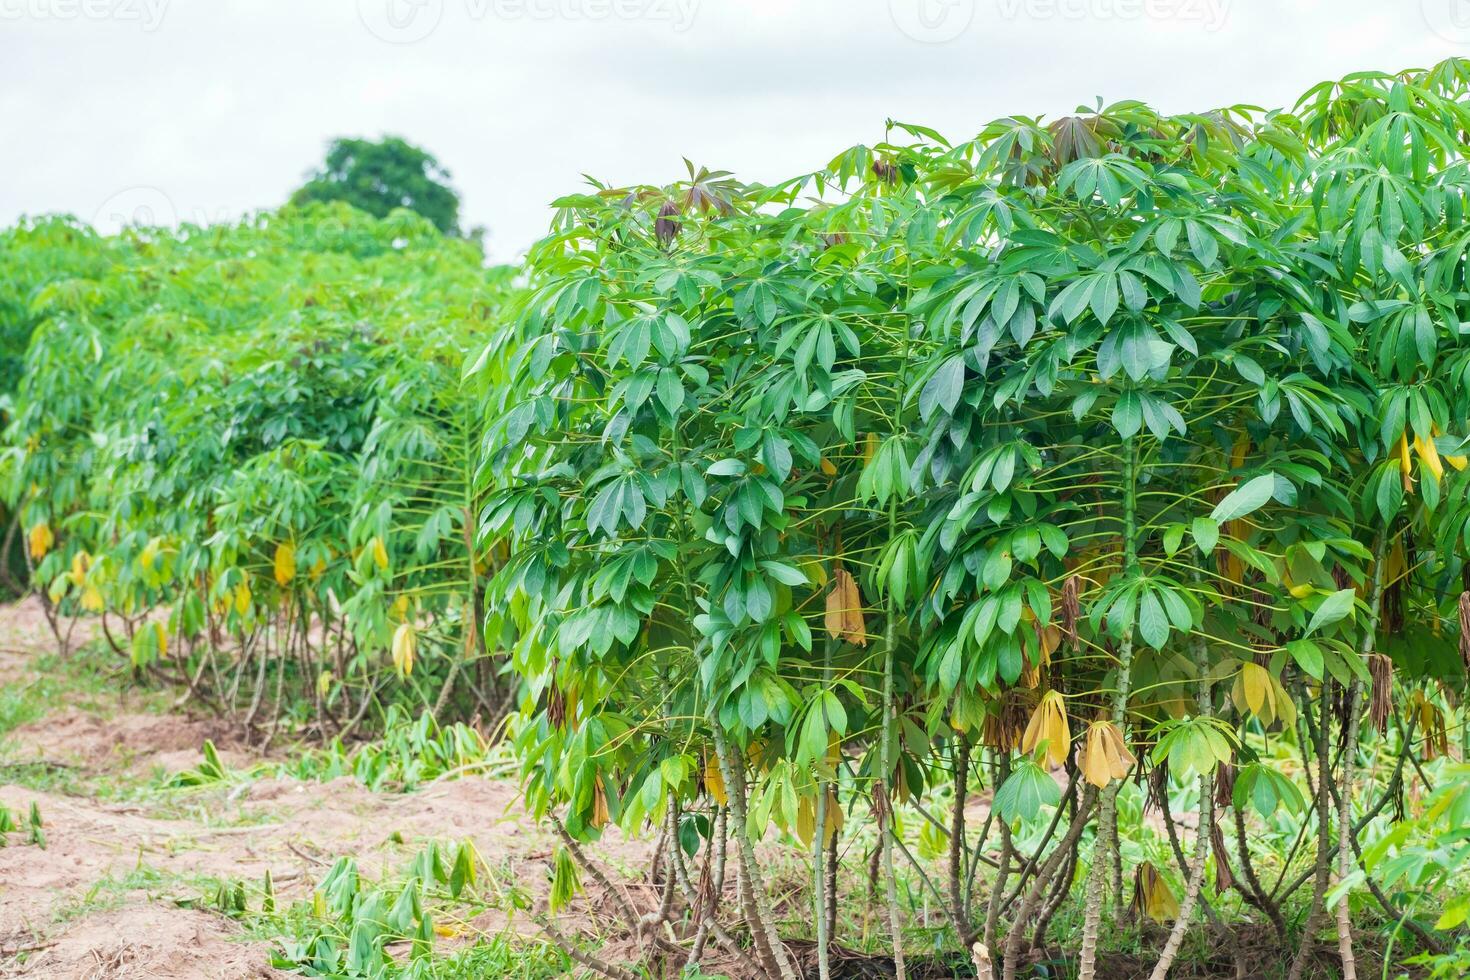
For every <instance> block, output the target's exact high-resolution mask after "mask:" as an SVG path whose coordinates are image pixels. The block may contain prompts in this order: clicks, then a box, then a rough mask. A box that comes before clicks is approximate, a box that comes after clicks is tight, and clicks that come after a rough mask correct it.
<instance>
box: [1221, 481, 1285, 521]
mask: <svg viewBox="0 0 1470 980" xmlns="http://www.w3.org/2000/svg"><path fill="white" fill-rule="evenodd" d="M1275 492H1276V476H1275V474H1273V473H1265V474H1263V475H1261V476H1258V477H1255V478H1253V479H1250V480H1247V481H1246V482H1245V483H1242V484H1241V485H1240V486H1238V487H1236V488H1235V489H1234V490H1232V491H1230V493H1228V494H1226V495H1225V497H1224V499H1222V500H1221V501H1220V502H1219V503H1218V504H1216V505H1215V509H1214V510H1213V511H1212V512H1211V513H1210V520H1212V521H1214V522H1215V523H1216V524H1223V523H1224V522H1226V521H1234V520H1239V519H1240V518H1242V517H1245V516H1246V515H1247V514H1250V513H1253V512H1254V511H1257V510H1259V509H1260V508H1262V507H1264V506H1265V505H1266V504H1267V503H1269V502H1270V500H1271V497H1272V496H1273V495H1274V494H1275Z"/></svg>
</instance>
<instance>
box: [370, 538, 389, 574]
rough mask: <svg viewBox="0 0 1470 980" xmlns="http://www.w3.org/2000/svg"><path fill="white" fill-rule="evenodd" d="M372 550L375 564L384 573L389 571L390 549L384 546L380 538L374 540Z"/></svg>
mask: <svg viewBox="0 0 1470 980" xmlns="http://www.w3.org/2000/svg"><path fill="white" fill-rule="evenodd" d="M372 549H373V563H374V564H376V565H377V566H378V568H380V569H382V570H383V571H387V570H388V548H387V546H386V545H384V544H383V539H382V538H380V537H375V538H373V542H372Z"/></svg>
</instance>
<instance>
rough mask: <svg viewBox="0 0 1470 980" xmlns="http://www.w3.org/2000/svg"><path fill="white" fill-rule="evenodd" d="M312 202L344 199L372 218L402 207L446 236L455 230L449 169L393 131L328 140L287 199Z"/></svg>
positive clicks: (455, 203)
mask: <svg viewBox="0 0 1470 980" xmlns="http://www.w3.org/2000/svg"><path fill="white" fill-rule="evenodd" d="M313 201H346V202H347V203H348V204H351V205H352V206H353V207H355V208H359V209H361V210H363V211H366V212H367V213H368V214H370V215H372V216H373V217H375V218H386V217H387V216H388V213H389V212H390V211H392V210H393V209H394V208H408V209H409V210H411V211H417V212H418V213H419V214H421V215H423V216H424V217H425V218H428V219H429V220H430V221H431V222H433V223H434V227H436V228H438V229H439V230H440V231H442V232H444V233H445V234H446V235H457V234H459V193H458V192H457V191H455V190H454V188H452V187H450V186H449V171H448V170H445V169H444V167H443V166H441V165H440V163H439V161H438V160H436V159H434V157H433V155H432V154H430V153H428V152H427V151H425V150H422V149H420V148H418V147H417V146H414V145H413V144H412V143H409V142H407V141H405V140H402V139H400V138H398V137H397V136H385V137H384V138H383V139H382V140H380V141H378V142H374V141H372V140H366V139H336V140H333V141H332V145H331V147H330V148H329V149H328V150H327V159H326V162H325V163H324V164H323V165H322V168H321V169H320V170H319V171H317V172H316V173H314V174H313V175H312V176H311V178H310V179H309V180H308V181H307V182H306V184H305V185H304V186H303V187H301V189H300V190H298V191H296V193H294V194H292V195H291V203H292V204H309V203H311V202H313Z"/></svg>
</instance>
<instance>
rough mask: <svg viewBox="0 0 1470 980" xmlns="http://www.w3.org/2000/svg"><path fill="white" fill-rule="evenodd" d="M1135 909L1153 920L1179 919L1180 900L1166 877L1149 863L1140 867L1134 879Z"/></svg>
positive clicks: (1145, 862) (1146, 862)
mask: <svg viewBox="0 0 1470 980" xmlns="http://www.w3.org/2000/svg"><path fill="white" fill-rule="evenodd" d="M1133 908H1134V911H1136V912H1141V913H1143V914H1144V915H1146V916H1148V917H1149V918H1150V919H1153V920H1154V921H1155V922H1167V921H1171V920H1173V919H1177V918H1178V917H1179V899H1177V898H1175V897H1174V892H1173V890H1172V889H1170V888H1169V883H1168V882H1167V881H1165V880H1164V876H1163V875H1161V874H1159V871H1158V869H1157V868H1155V867H1154V866H1153V864H1151V863H1150V862H1148V861H1144V862H1143V863H1142V864H1140V865H1139V866H1138V870H1137V872H1135V874H1134V878H1133Z"/></svg>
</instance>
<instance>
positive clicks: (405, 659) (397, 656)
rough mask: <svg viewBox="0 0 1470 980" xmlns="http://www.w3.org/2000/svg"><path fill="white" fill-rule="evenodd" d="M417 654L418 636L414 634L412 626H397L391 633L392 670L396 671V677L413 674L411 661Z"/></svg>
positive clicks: (402, 624) (403, 624) (407, 624)
mask: <svg viewBox="0 0 1470 980" xmlns="http://www.w3.org/2000/svg"><path fill="white" fill-rule="evenodd" d="M417 653H418V634H416V633H415V632H414V628H413V624H412V623H401V624H399V626H398V629H396V630H394V631H393V669H394V670H396V671H398V676H400V677H407V676H408V675H409V674H412V673H413V661H414V657H415V656H416V655H417Z"/></svg>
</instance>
